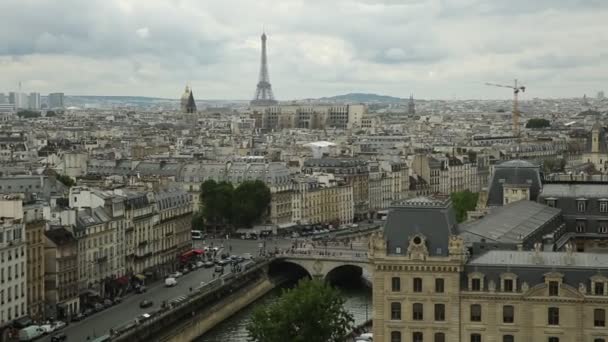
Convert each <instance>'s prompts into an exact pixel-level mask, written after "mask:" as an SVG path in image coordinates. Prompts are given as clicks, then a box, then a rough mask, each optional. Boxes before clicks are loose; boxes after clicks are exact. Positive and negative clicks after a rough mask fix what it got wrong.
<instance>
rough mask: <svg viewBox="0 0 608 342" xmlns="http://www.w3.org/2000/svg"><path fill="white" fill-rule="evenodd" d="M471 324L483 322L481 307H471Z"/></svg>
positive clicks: (475, 305) (476, 305)
mask: <svg viewBox="0 0 608 342" xmlns="http://www.w3.org/2000/svg"><path fill="white" fill-rule="evenodd" d="M471 322H481V305H479V304H473V305H471Z"/></svg>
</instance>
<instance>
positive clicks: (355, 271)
mask: <svg viewBox="0 0 608 342" xmlns="http://www.w3.org/2000/svg"><path fill="white" fill-rule="evenodd" d="M363 271H364V270H363V267H362V266H361V265H352V264H343V265H336V266H335V267H334V268H332V269H330V270H328V272H327V273H326V274H325V281H327V282H328V283H330V284H332V285H338V286H348V285H352V284H355V283H357V282H359V281H361V277H362V276H363Z"/></svg>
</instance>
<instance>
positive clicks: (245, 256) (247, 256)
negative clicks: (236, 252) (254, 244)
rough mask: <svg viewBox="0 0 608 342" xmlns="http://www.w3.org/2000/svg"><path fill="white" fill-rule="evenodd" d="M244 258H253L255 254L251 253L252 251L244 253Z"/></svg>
mask: <svg viewBox="0 0 608 342" xmlns="http://www.w3.org/2000/svg"><path fill="white" fill-rule="evenodd" d="M243 259H245V260H251V259H253V256H252V255H251V253H245V254H243Z"/></svg>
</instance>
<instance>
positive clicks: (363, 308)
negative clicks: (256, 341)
mask: <svg viewBox="0 0 608 342" xmlns="http://www.w3.org/2000/svg"><path fill="white" fill-rule="evenodd" d="M340 290H341V291H342V294H343V295H344V296H345V297H346V303H344V307H345V308H346V309H347V310H348V311H349V312H350V313H351V314H352V315H353V316H354V319H355V325H358V324H362V323H364V322H365V321H366V319H371V313H372V294H371V290H370V289H369V288H366V287H364V285H361V286H357V287H352V288H340ZM280 294H281V289H278V288H277V289H274V290H272V291H271V292H269V293H268V294H266V295H265V296H264V297H262V298H260V299H258V300H257V301H255V302H254V303H252V304H251V305H249V306H248V307H246V308H245V309H243V310H241V311H240V312H239V313H237V314H236V315H234V316H232V317H230V318H229V319H227V320H225V321H224V322H222V323H221V324H219V325H217V326H216V327H215V328H213V329H212V330H211V331H209V332H208V333H206V334H205V335H203V336H201V337H200V338H199V339H198V340H197V342H247V341H248V336H247V324H248V323H249V320H250V316H251V314H252V312H253V310H254V309H255V307H257V306H258V305H266V304H269V303H272V302H274V301H276V300H278V298H279V296H280Z"/></svg>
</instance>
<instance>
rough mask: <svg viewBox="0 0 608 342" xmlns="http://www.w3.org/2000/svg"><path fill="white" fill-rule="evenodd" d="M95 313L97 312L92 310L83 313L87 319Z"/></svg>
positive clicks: (88, 309)
mask: <svg viewBox="0 0 608 342" xmlns="http://www.w3.org/2000/svg"><path fill="white" fill-rule="evenodd" d="M94 313H95V311H93V309H91V308H87V309H85V310H84V311H83V314H84V316H85V317H87V316H91V315H92V314H94Z"/></svg>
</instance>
